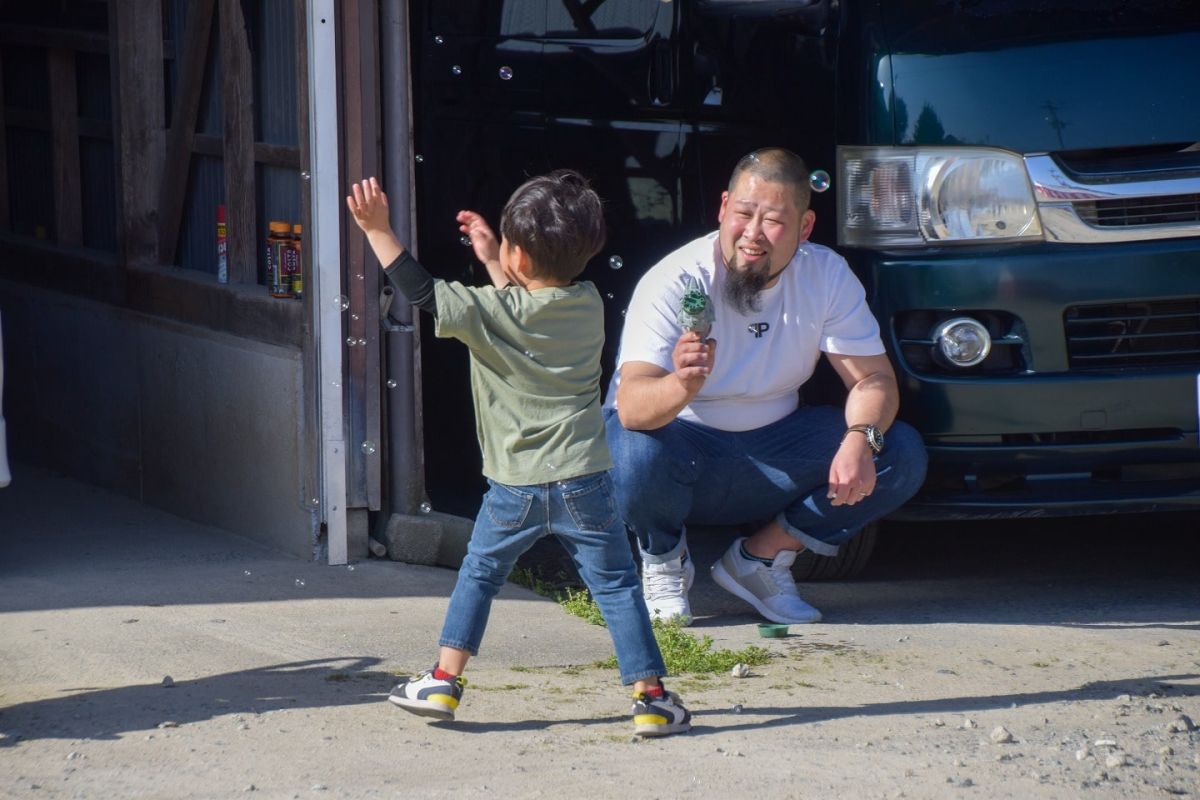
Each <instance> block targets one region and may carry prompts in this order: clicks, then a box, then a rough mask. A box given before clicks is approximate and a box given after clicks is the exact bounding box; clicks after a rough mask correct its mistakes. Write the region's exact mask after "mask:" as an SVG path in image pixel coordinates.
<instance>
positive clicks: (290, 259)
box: [283, 224, 304, 300]
mask: <svg viewBox="0 0 1200 800" xmlns="http://www.w3.org/2000/svg"><path fill="white" fill-rule="evenodd" d="M301 233H303V226H301V225H299V224H296V225H293V226H292V240H291V241H290V242H289V243H288V249H287V250H286V251H285V253H284V262H283V263H284V265H285V266H286V267H287V276H288V285H289V286H290V287H291V290H292V297H294V298H296V299H297V300H299V299H300V298H302V297H304V259H303V258H302V257H301V256H302V255H303V248H302V247H301V245H300V234H301Z"/></svg>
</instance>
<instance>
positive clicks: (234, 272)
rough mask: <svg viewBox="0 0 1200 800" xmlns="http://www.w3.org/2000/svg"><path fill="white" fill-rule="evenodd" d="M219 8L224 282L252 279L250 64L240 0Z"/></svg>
mask: <svg viewBox="0 0 1200 800" xmlns="http://www.w3.org/2000/svg"><path fill="white" fill-rule="evenodd" d="M218 8H219V9H220V10H219V12H218V15H217V16H218V18H219V23H220V25H219V28H218V37H219V39H220V41H221V109H222V111H223V113H224V136H225V149H224V154H223V156H224V163H225V213H226V219H227V220H228V224H227V226H226V231H227V236H228V242H229V250H228V258H229V282H230V283H256V282H257V281H258V258H257V256H258V247H257V245H256V243H255V241H254V239H255V213H256V205H257V204H256V202H255V194H254V186H255V180H254V76H253V73H252V71H251V64H250V40H249V37H248V35H247V33H246V20H245V18H244V17H243V16H242V3H241V0H221V4H220V6H219V7H218Z"/></svg>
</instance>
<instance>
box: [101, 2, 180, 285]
mask: <svg viewBox="0 0 1200 800" xmlns="http://www.w3.org/2000/svg"><path fill="white" fill-rule="evenodd" d="M108 14H109V25H108V31H109V52H110V53H111V57H110V62H111V64H112V91H113V92H114V100H115V102H114V103H113V126H114V130H113V143H114V144H113V150H114V153H115V155H116V160H117V202H118V208H119V209H120V214H119V215H118V217H117V234H118V235H117V239H118V241H119V242H120V250H121V254H122V256H123V258H124V262H125V264H126V265H147V264H156V263H157V262H158V187H159V186H160V185H161V184H162V180H161V178H160V176H161V175H162V167H163V156H164V154H165V151H166V146H165V136H164V131H163V120H164V117H165V114H166V106H165V101H164V96H163V38H162V2H161V0H121V2H110V3H109V4H108Z"/></svg>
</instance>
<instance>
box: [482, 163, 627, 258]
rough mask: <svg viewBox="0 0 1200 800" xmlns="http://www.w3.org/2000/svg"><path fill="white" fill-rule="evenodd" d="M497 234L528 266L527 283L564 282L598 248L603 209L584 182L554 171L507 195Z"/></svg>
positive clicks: (570, 172) (575, 174) (577, 176)
mask: <svg viewBox="0 0 1200 800" xmlns="http://www.w3.org/2000/svg"><path fill="white" fill-rule="evenodd" d="M500 233H501V235H503V236H504V238H505V239H508V241H509V244H514V245H519V246H520V247H521V249H522V250H524V251H525V252H526V253H527V254H528V255H529V257H530V258H531V259H532V260H533V263H534V265H535V267H536V272H535V274H534V276H533V277H535V278H539V279H545V278H551V279H555V280H560V281H570V280H573V279H574V278H575V277H576V276H578V275H579V273H581V272H583V268H584V267H585V266H587V262H588V261H589V260H590V259H591V258H592V256H594V255H596V254H597V253H599V252H600V248H602V247H604V237H605V229H604V208H603V206H602V204H601V202H600V196H599V195H597V194H596V192H595V191H594V190H593V189H592V187H591V185H590V184H589V183H588V181H587V178H585V177H583V176H582V175H580V174H579V173H578V172H575V171H574V170H569V169H560V170H555V171H554V172H551V173H550V174H548V175H540V176H538V177H536V178H531V179H530V180H528V181H526V182H525V183H523V184H521V186H520V187H518V188H517V190H516V191H515V192H513V193H512V197H510V198H508V203H506V204H505V206H504V212H503V213H502V214H501V215H500Z"/></svg>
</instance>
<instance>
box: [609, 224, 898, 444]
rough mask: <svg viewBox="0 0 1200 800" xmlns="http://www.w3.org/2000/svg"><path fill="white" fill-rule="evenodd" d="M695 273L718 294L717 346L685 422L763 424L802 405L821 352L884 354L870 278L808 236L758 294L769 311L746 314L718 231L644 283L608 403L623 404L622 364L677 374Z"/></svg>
mask: <svg viewBox="0 0 1200 800" xmlns="http://www.w3.org/2000/svg"><path fill="white" fill-rule="evenodd" d="M688 276H694V277H695V278H697V279H698V280H699V281H700V285H701V286H703V287H704V290H705V291H706V292H708V294H709V296H710V297H711V298H712V302H713V305H714V310H715V312H716V319H715V321H714V322H713V327H712V333H710V334H709V336H711V337H712V338H714V339H716V340H717V350H716V360H715V362H714V365H713V371H712V373H711V374H709V376H708V377H707V378H706V379H705V381H704V386H703V388H701V389H700V391H699V393H698V394H697V395H696V397H695V398H693V400H692V402H691V403H690V404H689V405H688V406H686V407H685V408H684V409H683V410H682V411H681V412H679V419H684V420H689V421H691V422H697V423H699V424H701V425H706V426H708V427H710V428H716V429H718V430H724V431H747V430H753V429H754V428H761V427H762V426H764V425H769V424H771V423H772V422H775V421H777V420H780V419H783V418H784V417H786V416H787V415H788V414H790V413H792V411H794V410H795V409H796V407H797V406H798V405H799V395H798V389H799V388H800V386H801V384H803V383H804V382H805V381H807V380H808V379H809V378H810V377H811V376H812V373H813V369H814V368H815V367H816V365H817V359H818V358H820V354H821V352H826V353H837V354H842V355H852V356H874V355H879V354H881V353H883V352H884V349H883V342H882V341H881V339H880V337H879V323H878V322H876V320H875V317H874V316H873V315H872V314H871V310H870V308H869V307H868V306H867V301H866V293H865V292H864V291H863V287H862V284H861V283H859V280H858V278H856V277H855V275H854V273H853V272H851V271H850V267H849V265H848V264H847V263H846V260H845V259H844V258H842V257H841V256H839V255H838V254H837V253H835V252H833V251H832V250H830V249H829V248H828V247H823V246H821V245H819V244H812V243H810V242H802V243H801V245H800V247H799V249H798V250H797V251H796V255H795V256H794V257H793V258H792V261H791V263H790V264H789V265H788V268H787V269H785V270H784V271H783V273H782V274H781V275H780V276H779V282H778V283H776V284H775V285H774V286H772V287H771V288H770V289H766V290H764V291H763V292H762V293H761V294H760V295H759V299H760V300H761V301H762V305H761V308H762V310H761V311H757V312H751V313H750V314H749V315H744V314H740V313H738V312H737V311H735V310H734V309H733V308H732V307H731V306H730V305H729V304H728V303H726V302H725V301H724V299H723V298H722V285H723V283H724V280H725V265H724V260H723V259H722V258H721V255H720V243H719V242H718V240H717V232H714V233H711V234H709V235H707V236H703V237H701V238H699V239H696V240H695V241H692V242H690V243H688V244H686V245H684V246H683V247H681V248H679V249H678V250H676V251H675V252H673V253H671V254H670V255H668V256H667V257H666V258H664V259H663V260H662V261H660V262H658V263H657V264H655V265H654V266H653V267H651V268H650V270H649V271H648V272H647V273H646V274H645V275H643V276H642V278H641V280H640V281H639V282H638V285H637V288H636V289H635V290H634V292H633V299H632V300H631V301H630V304H629V309H628V310H627V311H626V313H625V330H624V332H623V333H622V336H621V349H620V351H619V353H618V355H617V370H616V372H615V373H614V375H613V379H612V383H611V384H610V385H609V388H608V396H607V401H606V405H607V406H609V407H612V408H615V407H616V402H617V386H618V384H619V383H620V378H621V369H620V368H621V365H623V364H625V363H628V362H630V361H644V362H646V363H649V364H654V365H656V366H659V367H662V368H663V369H664V370H666V371H667V372H671V371H673V370H674V365H673V364H672V363H671V353H672V352H673V351H674V349H675V344H676V342H677V341H678V340H679V337H680V336H682V335H683V329H682V328H681V327H680V325H679V323H678V322H677V321H676V319H675V315H676V313H677V312H678V309H679V301H680V298H681V297H682V296H683V293H684V290H685V288H686V286H687V279H688Z"/></svg>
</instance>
